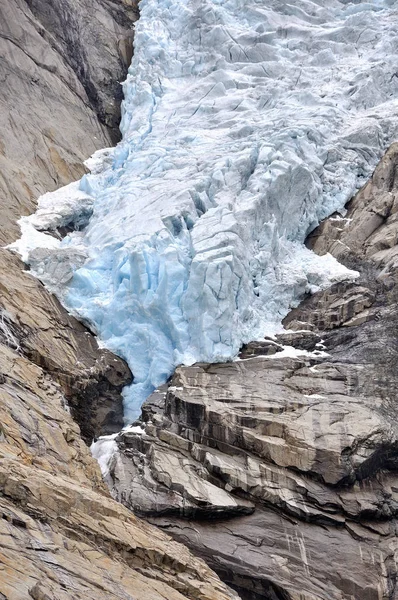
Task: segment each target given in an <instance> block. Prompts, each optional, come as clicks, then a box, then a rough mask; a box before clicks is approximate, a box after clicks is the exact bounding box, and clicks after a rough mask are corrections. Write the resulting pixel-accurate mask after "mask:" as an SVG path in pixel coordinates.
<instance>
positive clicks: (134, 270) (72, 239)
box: [16, 0, 398, 421]
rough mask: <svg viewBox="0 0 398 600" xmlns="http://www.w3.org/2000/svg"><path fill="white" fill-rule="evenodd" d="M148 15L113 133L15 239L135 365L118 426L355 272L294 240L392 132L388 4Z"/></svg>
mask: <svg viewBox="0 0 398 600" xmlns="http://www.w3.org/2000/svg"><path fill="white" fill-rule="evenodd" d="M140 12H141V18H140V20H139V22H138V24H137V27H136V35H135V53H134V58H133V61H132V65H131V67H130V70H129V75H128V77H127V81H126V82H125V84H124V94H125V100H124V104H123V117H122V122H121V131H122V134H123V139H122V141H121V142H120V143H119V144H118V146H117V147H116V148H115V149H107V150H105V151H102V152H100V153H97V154H96V155H95V156H94V158H93V159H91V160H90V161H89V162H88V166H89V167H90V168H91V169H92V174H90V175H87V176H84V177H83V179H82V180H81V181H80V182H77V183H74V184H71V185H69V186H67V187H66V188H62V189H61V190H58V191H57V192H55V193H52V194H46V195H44V196H43V197H42V198H40V200H39V207H38V211H37V213H36V214H35V215H33V216H32V217H28V218H23V219H21V229H22V234H23V235H22V238H21V240H20V241H19V242H18V243H17V244H16V247H17V249H19V251H20V252H21V254H22V255H23V258H24V259H25V260H26V261H27V262H29V263H30V265H31V268H32V272H33V273H35V274H36V275H37V276H38V277H39V278H40V279H42V281H43V282H44V283H46V285H48V287H49V288H50V289H51V290H52V291H55V293H57V294H58V296H59V297H60V298H61V301H62V302H63V304H64V305H65V306H66V307H67V308H68V310H70V311H71V312H73V314H75V315H76V316H78V317H79V318H80V319H83V320H84V321H85V322H87V323H89V325H90V326H91V328H92V329H94V331H95V332H96V333H97V334H98V336H99V338H100V339H101V340H102V342H103V344H104V345H105V346H106V347H107V348H109V349H110V350H113V351H114V352H116V353H117V354H119V355H120V356H122V357H124V358H125V359H126V360H127V361H128V363H129V365H130V367H131V369H132V371H133V374H134V377H135V382H134V384H133V385H132V386H131V387H130V388H128V389H126V390H125V416H126V421H131V420H132V419H133V418H135V417H136V416H137V414H138V412H139V407H140V405H141V403H142V402H143V400H144V399H145V398H146V397H147V396H148V394H149V393H150V392H151V391H152V390H153V389H154V388H155V387H157V386H158V385H159V384H161V383H163V382H164V381H165V380H166V379H167V377H168V376H169V375H170V374H171V373H172V371H173V370H174V368H175V366H176V365H177V364H179V363H192V362H194V361H198V360H202V361H209V362H214V361H223V360H227V359H230V358H233V357H234V356H235V355H236V353H237V352H238V349H239V347H240V345H241V344H242V343H243V342H247V341H250V340H253V339H256V338H259V337H262V336H263V335H264V334H265V333H266V332H268V333H270V332H272V331H275V330H276V329H277V328H278V327H280V322H281V319H282V318H283V316H284V315H285V314H286V313H287V312H288V310H289V308H291V307H292V306H294V305H295V304H296V303H297V302H298V301H299V299H300V298H301V297H302V295H303V294H304V293H306V292H311V291H313V290H316V289H319V287H321V286H324V285H326V284H327V283H328V282H329V281H330V280H333V279H338V278H341V277H347V276H353V274H352V273H350V272H348V271H346V270H345V269H344V268H343V267H341V266H340V265H339V264H338V263H337V262H336V261H335V260H334V259H332V258H331V257H330V256H326V257H322V258H319V257H317V256H315V255H314V254H313V253H312V252H310V251H309V250H307V249H306V248H305V246H304V244H303V242H304V239H305V237H306V235H307V234H308V232H309V231H310V230H311V229H312V228H313V227H314V226H316V225H317V223H318V222H319V221H320V219H322V218H324V217H326V216H327V215H329V214H330V213H332V212H333V211H335V210H340V209H341V208H342V207H343V206H344V204H345V202H346V201H347V199H348V198H349V197H350V196H351V195H352V194H353V193H354V192H355V190H356V189H357V188H358V187H359V186H361V185H362V184H363V183H364V181H365V180H366V178H367V177H368V176H369V175H370V173H371V172H372V169H373V168H374V167H375V165H376V163H377V161H378V160H379V159H380V157H381V155H382V153H383V151H384V150H385V148H386V147H387V146H388V144H389V143H390V142H392V141H393V140H395V139H397V133H398V101H397V99H398V52H397V49H398V3H397V2H393V1H389V0H377V1H372V2H358V1H356V2H346V1H343V0H341V1H338V0H313V1H311V0H290V2H287V1H284V0H283V1H281V0H268V1H265V0H141V2H140ZM342 223H343V224H344V221H342ZM65 225H72V226H73V227H74V228H75V229H76V231H74V232H73V233H70V234H69V235H67V236H66V237H65V238H64V239H63V240H62V241H58V240H56V239H55V238H54V237H53V236H50V235H48V234H45V233H43V232H44V231H45V230H49V229H55V228H58V227H60V226H65ZM342 226H343V225H342Z"/></svg>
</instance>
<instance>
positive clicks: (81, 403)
mask: <svg viewBox="0 0 398 600" xmlns="http://www.w3.org/2000/svg"><path fill="white" fill-rule="evenodd" d="M135 7H136V3H135V2H134V1H132V2H130V0H126V1H120V2H119V1H118V0H115V1H113V0H103V1H101V0H98V2H96V1H94V0H92V1H87V0H63V1H62V2H56V1H50V2H40V1H36V0H29V1H24V0H4V1H2V2H1V6H0V59H1V60H0V81H1V85H0V209H1V223H0V243H1V244H6V243H9V242H12V241H14V239H15V238H16V237H17V236H18V233H19V231H18V226H17V224H16V219H17V218H18V217H19V216H20V215H21V214H27V213H29V212H30V211H31V210H32V209H33V207H34V202H35V199H36V198H37V196H38V195H39V194H40V193H42V192H44V191H48V190H50V189H54V188H55V187H58V186H60V185H63V184H65V183H69V182H70V181H71V180H73V179H76V178H78V177H80V176H81V175H82V173H83V170H84V167H83V166H82V161H83V160H84V159H85V158H87V157H88V156H89V155H90V154H91V153H92V152H93V151H94V150H96V149H98V148H101V147H103V146H107V145H110V144H111V143H112V141H113V140H114V138H115V130H114V127H115V122H116V120H117V119H118V111H119V108H118V106H117V104H118V102H117V98H116V99H115V102H114V103H113V99H114V93H115V86H116V85H117V80H118V79H119V78H123V77H124V76H125V71H126V68H127V64H128V60H129V54H130V51H131V39H132V27H131V23H132V20H134V15H135V10H136V8H135ZM71 36H72V37H71ZM110 82H112V83H110ZM118 95H119V96H120V94H118ZM23 268H24V267H23V265H22V263H21V262H20V261H19V260H18V259H17V257H16V256H15V255H13V254H12V253H11V252H9V251H8V250H5V249H4V248H3V249H0V514H1V516H2V518H1V519H0V598H2V599H6V600H27V599H30V600H32V599H33V600H66V599H68V600H69V599H72V598H73V599H74V600H75V599H76V600H77V599H82V600H83V599H84V600H87V599H93V600H94V599H95V600H98V599H103V600H105V599H106V600H109V599H118V598H120V599H122V598H123V600H127V599H136V598H140V600H145V599H147V600H164V599H165V598H167V599H168V600H183V599H184V598H185V599H197V600H206V599H208V600H227V599H231V598H232V597H234V595H233V594H232V593H231V592H230V591H229V590H227V589H226V587H225V586H224V585H223V584H222V583H221V582H220V580H219V579H218V578H217V576H216V575H215V574H214V573H212V572H211V571H210V569H209V568H208V567H206V565H205V564H204V563H203V562H202V561H200V560H198V559H195V558H194V557H193V556H192V555H191V554H190V553H189V551H188V550H187V549H186V548H184V547H183V546H181V545H179V544H176V543H175V542H173V541H171V539H170V538H169V537H168V536H167V535H165V534H163V533H162V532H160V531H158V530H156V529H155V528H154V527H152V526H150V525H148V524H146V523H145V522H143V521H139V520H138V519H137V518H135V517H134V516H133V515H132V514H131V512H129V511H128V510H127V509H126V508H124V507H123V506H121V505H120V504H118V503H117V502H115V501H114V500H112V499H111V498H110V496H109V493H108V491H107V490H106V488H105V486H104V484H103V482H102V478H101V474H100V470H99V467H98V464H97V463H96V461H94V460H93V459H92V457H91V455H90V452H89V449H88V448H87V446H86V445H85V443H84V442H83V440H82V438H81V434H80V429H79V427H78V426H77V425H76V423H75V421H74V420H73V419H72V416H71V414H70V412H72V414H73V415H74V416H75V417H76V418H78V420H79V423H80V425H81V428H82V433H83V435H84V437H85V439H86V440H90V441H91V439H92V437H94V436H95V435H98V433H99V432H104V431H108V432H109V433H110V432H113V431H117V430H118V429H120V427H121V425H122V401H121V396H120V391H121V388H122V387H123V385H125V384H127V383H129V381H130V380H131V373H130V371H129V369H128V368H127V366H126V364H125V363H124V362H123V361H122V360H121V359H119V358H117V357H115V356H113V355H112V354H111V353H110V352H107V351H103V350H99V349H98V346H97V342H96V340H95V338H94V337H93V336H92V334H91V333H89V332H88V331H87V330H86V329H85V328H84V327H83V326H82V325H81V324H80V323H78V322H77V321H76V320H75V319H74V318H73V317H71V316H69V315H68V314H67V313H66V311H65V310H64V309H63V308H62V307H61V306H60V304H59V303H58V302H57V301H56V299H54V298H53V297H52V296H50V295H49V294H48V293H47V292H46V291H45V289H44V288H43V286H42V285H41V284H40V283H39V282H38V281H37V280H36V279H34V278H33V277H31V276H30V275H29V273H28V272H24V271H23Z"/></svg>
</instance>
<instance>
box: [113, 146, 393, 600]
mask: <svg viewBox="0 0 398 600" xmlns="http://www.w3.org/2000/svg"><path fill="white" fill-rule="evenodd" d="M397 169H398V145H393V146H392V147H391V148H390V149H389V151H388V152H387V154H386V155H385V157H384V158H383V160H382V161H381V163H380V164H379V166H378V167H377V169H376V171H375V173H374V175H373V178H372V180H371V181H370V182H369V183H368V184H367V185H366V186H365V187H364V188H363V189H362V190H360V192H359V193H358V194H357V195H356V196H355V197H354V198H353V199H352V201H351V202H350V203H349V204H348V206H347V212H346V214H345V215H344V216H342V215H333V216H332V217H331V218H329V219H327V220H326V221H325V222H324V223H323V224H322V225H321V226H320V227H319V228H318V229H317V230H316V231H314V232H313V234H312V235H311V236H310V238H309V240H308V244H309V245H310V246H311V247H312V248H313V249H314V250H315V251H316V252H319V253H324V252H330V253H332V254H333V255H335V256H336V257H338V258H339V260H341V261H342V262H344V263H345V264H346V265H347V266H349V267H354V268H356V269H357V270H358V271H359V273H360V276H359V278H358V280H357V281H356V282H354V283H352V282H351V283H341V284H337V285H335V286H332V287H331V288H329V289H328V290H326V291H324V292H319V293H317V294H314V295H313V296H311V297H309V298H308V299H306V300H305V301H304V302H303V303H302V304H301V305H300V306H299V307H298V308H296V309H295V310H293V311H292V312H291V313H290V314H289V316H288V317H287V319H286V321H285V327H286V330H287V331H286V333H284V334H283V335H281V336H280V337H279V339H277V340H276V341H275V340H265V341H264V342H263V343H255V344H249V346H247V347H246V348H244V350H243V352H242V354H241V357H240V360H238V361H235V362H233V363H227V364H218V365H205V364H196V365H194V366H192V367H180V368H178V369H177V371H176V373H175V375H174V377H173V379H172V381H171V382H170V384H169V385H168V386H165V388H164V389H160V390H159V391H158V392H156V393H155V394H154V395H153V396H152V397H151V398H149V400H148V401H147V402H146V404H145V405H144V408H143V417H142V421H141V424H140V426H139V427H137V426H136V427H134V428H131V429H130V430H129V431H126V432H124V433H121V434H120V435H119V436H118V437H117V438H116V442H117V445H118V450H119V452H118V453H117V454H116V455H115V456H114V457H113V459H112V460H111V462H110V464H109V465H108V466H109V473H108V477H107V479H108V483H109V485H110V487H111V489H112V493H113V495H114V497H117V498H118V499H119V500H121V501H122V502H123V503H124V504H125V505H126V506H128V507H130V508H131V509H132V510H133V511H134V512H136V513H137V514H140V515H142V516H145V517H146V518H147V519H148V520H149V521H150V522H152V523H155V524H157V525H158V526H160V527H162V528H164V530H165V531H167V532H168V533H170V534H171V535H172V536H173V537H174V538H175V539H177V540H179V541H183V542H184V543H185V544H187V545H188V546H189V547H190V548H191V549H193V550H194V552H195V553H196V554H198V555H199V556H201V557H203V558H205V560H206V561H207V562H208V564H209V565H211V566H212V567H213V568H214V569H215V570H216V571H217V572H218V573H219V574H220V575H221V576H222V578H223V579H224V580H225V581H227V582H228V583H230V584H231V585H232V586H233V587H235V589H236V590H238V591H239V593H240V595H241V597H242V598H245V599H250V600H254V599H255V600H258V599H260V598H261V599H263V598H267V599H273V600H275V599H283V600H287V599H291V600H343V599H344V600H352V599H355V600H380V599H385V600H387V599H389V600H392V599H394V598H397V597H398V591H397V588H396V581H397V566H396V565H397V558H398V555H397V551H398V542H397V518H396V517H397V510H398V496H397V493H398V475H397V465H398V425H397V416H398V408H397V406H398V405H397V389H398V376H397V364H398V343H397V294H396V289H397V287H396V282H397V273H398V271H397V261H396V257H397V252H398V251H397V248H398V246H397V241H398V238H397V236H398V217H397V215H398V180H397V177H396V173H397ZM286 346H288V348H287V349H286ZM106 443H107V442H106V441H105V442H104V444H106ZM108 443H109V442H108Z"/></svg>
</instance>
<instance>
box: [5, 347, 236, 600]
mask: <svg viewBox="0 0 398 600" xmlns="http://www.w3.org/2000/svg"><path fill="white" fill-rule="evenodd" d="M0 349H1V351H0V398H1V402H0V423H1V429H0V512H1V516H2V519H0V595H1V597H2V598H6V599H7V600H25V599H27V598H33V600H45V599H50V598H51V600H64V599H65V600H66V599H70V598H73V599H78V598H81V599H82V600H83V599H84V600H86V599H87V598H92V599H93V600H94V599H95V600H98V599H99V598H103V599H104V600H105V599H106V600H109V599H110V598H115V599H116V598H123V599H127V598H140V600H144V599H148V600H161V599H163V600H164V598H167V599H168V600H182V599H183V598H195V599H197V600H204V599H209V600H210V599H211V600H221V599H222V600H227V599H230V598H231V597H232V596H231V594H230V593H229V592H228V591H227V590H226V589H225V588H224V587H223V585H222V584H221V582H220V581H219V580H218V579H217V577H216V576H215V575H214V574H213V573H211V571H210V570H209V569H208V568H207V567H206V566H205V564H204V563H202V562H201V561H199V560H197V559H195V558H193V557H192V555H191V554H190V553H189V551H188V550H186V549H185V548H184V547H183V546H181V545H180V544H176V543H174V542H172V541H171V540H170V538H169V537H168V536H167V535H165V534H163V533H162V532H160V531H157V530H156V529H155V528H154V527H152V526H150V525H148V524H146V523H144V522H142V521H139V520H138V519H137V518H135V517H134V516H133V515H132V514H131V513H130V512H129V511H128V510H127V509H126V508H124V507H123V506H121V505H120V504H118V503H117V502H115V501H114V500H112V499H111V498H110V497H109V495H108V493H107V492H106V491H105V488H104V484H103V483H102V479H101V475H100V471H99V467H98V464H97V463H96V462H95V461H94V460H93V459H92V458H91V456H90V453H89V450H88V448H87V447H86V446H85V444H84V443H83V441H82V440H81V438H80V432H79V428H78V426H77V425H76V424H75V423H74V421H73V420H72V418H71V416H70V415H69V414H68V412H67V411H66V410H65V407H63V406H62V404H63V396H62V394H61V392H60V389H59V386H57V385H56V384H54V382H53V380H52V379H51V378H50V377H49V376H48V375H47V374H46V373H45V371H43V369H41V368H40V367H38V366H36V365H33V364H32V362H30V361H28V360H27V359H26V358H24V357H22V356H21V355H19V354H17V353H16V352H15V351H14V350H12V349H11V348H7V347H6V346H4V345H2V346H1V347H0Z"/></svg>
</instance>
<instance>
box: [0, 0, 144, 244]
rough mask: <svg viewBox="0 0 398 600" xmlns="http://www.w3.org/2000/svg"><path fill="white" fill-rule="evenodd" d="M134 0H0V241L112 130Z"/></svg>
mask: <svg viewBox="0 0 398 600" xmlns="http://www.w3.org/2000/svg"><path fill="white" fill-rule="evenodd" d="M136 18H137V2H136V1H135V0H120V1H119V0H98V1H97V0H89V1H87V0H63V1H62V2H60V1H59V0H51V1H47V0H46V1H43V0H3V1H2V2H1V6H0V58H1V60H0V81H1V90H0V107H1V110H0V199H1V209H2V212H1V214H2V219H1V224H0V243H2V244H4V243H8V242H10V241H14V240H15V239H16V238H17V237H19V229H18V226H17V225H16V220H17V219H18V218H19V217H20V216H21V214H29V213H30V212H32V211H33V210H34V206H35V200H36V198H37V197H38V196H39V195H40V194H42V193H44V192H47V191H50V190H53V189H55V188H57V187H60V186H61V185H65V184H67V183H69V182H70V181H73V180H74V179H78V178H80V177H81V176H82V175H83V173H84V167H83V160H85V159H86V158H88V157H89V156H90V155H91V154H92V153H93V152H94V151H95V150H97V149H99V148H103V147H104V146H110V145H113V142H114V141H115V140H116V139H117V138H118V130H117V124H118V122H119V117H120V99H121V87H120V85H119V81H122V80H123V79H124V78H125V75H126V71H127V67H128V64H129V62H130V58H131V52H132V32H133V21H135V20H136Z"/></svg>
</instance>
